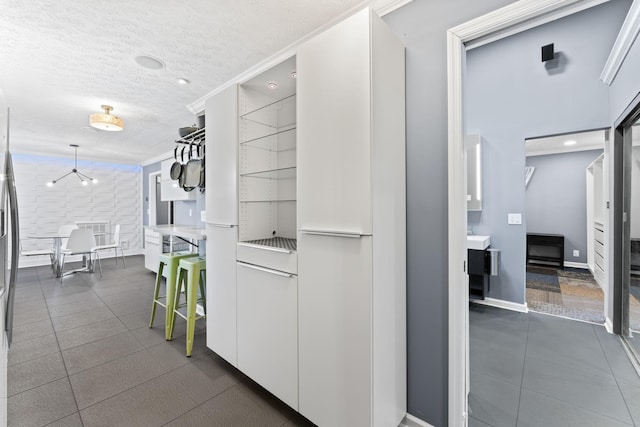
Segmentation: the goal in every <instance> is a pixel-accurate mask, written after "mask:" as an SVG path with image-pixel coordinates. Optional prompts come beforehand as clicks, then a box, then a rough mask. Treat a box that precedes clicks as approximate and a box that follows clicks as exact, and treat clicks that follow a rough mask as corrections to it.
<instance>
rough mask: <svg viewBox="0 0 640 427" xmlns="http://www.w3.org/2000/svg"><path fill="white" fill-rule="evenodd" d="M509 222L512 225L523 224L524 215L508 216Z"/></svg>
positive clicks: (511, 214) (514, 214)
mask: <svg viewBox="0 0 640 427" xmlns="http://www.w3.org/2000/svg"><path fill="white" fill-rule="evenodd" d="M507 222H508V223H509V224H510V225H518V224H522V214H519V213H510V214H507Z"/></svg>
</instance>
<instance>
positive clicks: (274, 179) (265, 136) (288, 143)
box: [238, 58, 296, 248]
mask: <svg viewBox="0 0 640 427" xmlns="http://www.w3.org/2000/svg"><path fill="white" fill-rule="evenodd" d="M276 68H279V69H281V70H282V71H281V72H280V73H277V72H275V71H273V70H272V71H270V72H269V74H268V76H264V75H260V76H257V77H256V78H255V79H252V81H249V82H247V83H245V84H242V85H240V92H239V99H240V106H239V108H240V121H239V165H238V169H239V203H240V206H239V214H240V218H239V233H240V234H239V241H240V242H247V243H250V244H257V245H263V244H264V245H265V246H270V247H279V246H281V244H280V243H281V242H286V246H287V247H288V248H290V247H293V248H295V246H296V245H295V240H296V95H295V84H293V85H291V84H290V85H286V86H285V85H283V84H282V83H281V82H282V80H283V79H289V80H290V79H292V77H291V76H290V73H291V71H292V70H294V69H295V59H294V58H292V59H291V60H289V61H287V62H285V63H283V64H282V65H280V66H279V67H276ZM278 74H279V75H278ZM271 79H273V80H277V81H278V82H279V83H276V82H275V81H271ZM269 83H276V85H277V87H276V88H273V89H272V88H270V87H268V86H267V84H269ZM270 240H271V241H270ZM287 240H290V241H288V242H287Z"/></svg>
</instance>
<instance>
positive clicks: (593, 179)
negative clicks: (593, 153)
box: [586, 154, 606, 293]
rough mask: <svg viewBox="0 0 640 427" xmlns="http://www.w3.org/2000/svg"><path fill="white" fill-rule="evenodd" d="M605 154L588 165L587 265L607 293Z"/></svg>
mask: <svg viewBox="0 0 640 427" xmlns="http://www.w3.org/2000/svg"><path fill="white" fill-rule="evenodd" d="M605 179H606V178H605V173H604V154H602V155H600V156H598V158H597V159H595V160H594V161H593V162H592V163H591V164H590V165H589V166H588V167H587V185H586V189H587V190H586V191H587V194H586V199H587V265H588V267H589V270H591V273H593V277H594V278H595V279H596V282H597V283H598V284H599V285H600V287H601V288H602V289H603V290H605V293H606V281H605V278H606V274H605V272H606V261H605V259H606V251H605V247H606V246H605V242H606V238H605V236H606V227H605V195H604V194H605V186H606V184H605Z"/></svg>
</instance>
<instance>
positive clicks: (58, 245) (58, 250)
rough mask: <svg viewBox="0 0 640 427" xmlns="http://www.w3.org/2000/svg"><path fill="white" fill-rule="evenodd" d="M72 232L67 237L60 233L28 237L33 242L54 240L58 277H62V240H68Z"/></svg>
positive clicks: (54, 261)
mask: <svg viewBox="0 0 640 427" xmlns="http://www.w3.org/2000/svg"><path fill="white" fill-rule="evenodd" d="M70 234H71V232H69V233H68V234H66V235H63V234H60V233H58V232H54V233H38V234H33V235H28V236H27V239H33V240H43V239H47V240H52V241H53V266H54V268H53V270H54V273H55V275H56V277H60V276H61V275H62V239H68V238H69V235H70ZM107 234H109V233H106V232H96V233H93V235H94V236H96V237H97V236H105V235H107ZM82 259H83V264H86V258H85V257H84V256H83V257H82Z"/></svg>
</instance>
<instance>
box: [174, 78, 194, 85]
mask: <svg viewBox="0 0 640 427" xmlns="http://www.w3.org/2000/svg"><path fill="white" fill-rule="evenodd" d="M176 81H177V82H178V84H179V85H188V84H189V83H191V82H190V81H189V80H187V79H183V78H179V79H176Z"/></svg>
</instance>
